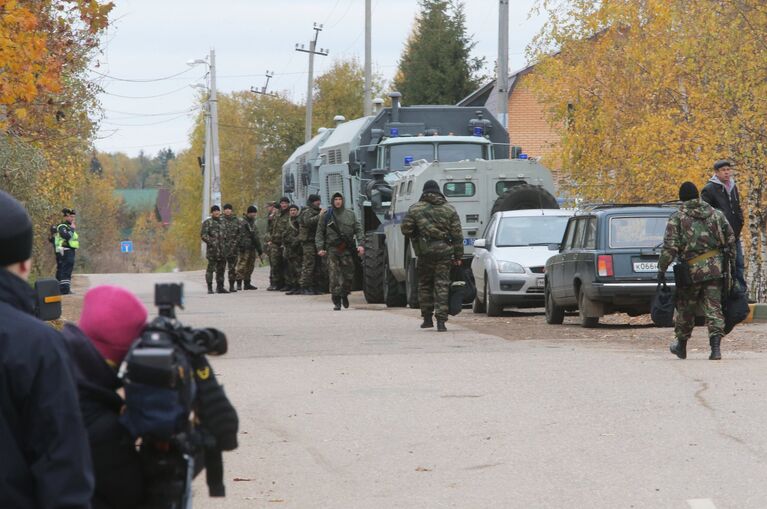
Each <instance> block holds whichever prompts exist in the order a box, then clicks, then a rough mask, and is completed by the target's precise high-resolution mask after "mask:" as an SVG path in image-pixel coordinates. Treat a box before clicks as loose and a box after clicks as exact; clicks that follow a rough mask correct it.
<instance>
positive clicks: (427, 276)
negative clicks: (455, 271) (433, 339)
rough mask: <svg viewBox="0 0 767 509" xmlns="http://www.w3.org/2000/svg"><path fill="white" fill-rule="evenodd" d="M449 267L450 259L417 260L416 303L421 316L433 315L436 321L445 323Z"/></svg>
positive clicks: (448, 290)
mask: <svg viewBox="0 0 767 509" xmlns="http://www.w3.org/2000/svg"><path fill="white" fill-rule="evenodd" d="M451 265H452V260H451V259H450V258H436V259H435V258H428V257H420V258H418V303H419V305H420V307H421V315H423V316H426V315H430V314H432V313H434V316H435V317H436V318H437V320H444V321H447V309H448V297H449V294H450V267H451Z"/></svg>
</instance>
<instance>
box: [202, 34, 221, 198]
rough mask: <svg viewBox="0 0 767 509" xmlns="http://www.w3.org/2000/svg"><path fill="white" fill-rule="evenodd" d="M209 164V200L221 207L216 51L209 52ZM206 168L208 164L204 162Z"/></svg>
mask: <svg viewBox="0 0 767 509" xmlns="http://www.w3.org/2000/svg"><path fill="white" fill-rule="evenodd" d="M208 102H209V107H210V134H211V136H210V162H211V166H210V169H211V174H210V178H211V188H210V191H211V198H212V200H213V203H214V204H215V205H221V156H220V153H219V150H218V99H217V98H216V50H214V49H211V50H210V99H209V100H208ZM205 165H206V167H207V165H208V163H207V161H206V162H205Z"/></svg>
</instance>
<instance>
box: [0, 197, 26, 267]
mask: <svg viewBox="0 0 767 509" xmlns="http://www.w3.org/2000/svg"><path fill="white" fill-rule="evenodd" d="M0 210H2V211H3V215H4V217H3V222H2V223H0V267H5V266H7V265H11V264H14V263H18V262H23V261H26V260H29V259H30V258H31V257H32V221H31V220H30V219H29V214H27V211H26V209H25V208H24V207H23V206H22V205H21V203H19V202H18V201H17V200H16V198H14V197H13V196H11V195H10V194H8V193H6V192H5V191H0Z"/></svg>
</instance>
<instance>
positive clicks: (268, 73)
mask: <svg viewBox="0 0 767 509" xmlns="http://www.w3.org/2000/svg"><path fill="white" fill-rule="evenodd" d="M272 77H274V72H272V71H266V84H265V85H264V86H263V87H261V89H260V90H259V89H257V88H256V87H250V91H251V92H253V93H254V94H261V95H271V96H276V95H277V94H275V93H274V92H269V93H267V91H266V89H267V88H269V80H270V79H271V78H272Z"/></svg>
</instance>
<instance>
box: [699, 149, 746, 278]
mask: <svg viewBox="0 0 767 509" xmlns="http://www.w3.org/2000/svg"><path fill="white" fill-rule="evenodd" d="M732 172H733V164H732V161H728V160H727V159H721V160H719V161H717V162H715V163H714V175H713V176H712V177H711V178H710V179H709V181H708V182H707V183H706V185H705V186H704V187H703V190H702V191H701V193H700V197H701V199H702V200H703V201H705V202H706V203H708V204H709V205H711V206H712V207H714V208H715V209H717V210H721V211H722V213H723V214H724V217H726V218H727V222H728V223H730V226H731V227H732V230H733V231H734V232H735V239H736V242H735V247H736V253H735V274H734V276H735V280H736V281H737V282H738V284H739V285H740V287H741V288H742V290H743V291H746V288H747V285H746V278H745V274H744V272H745V269H746V265H745V263H744V260H743V246H742V245H741V243H740V232H741V231H742V230H743V209H742V208H741V207H740V193H738V186H736V185H735V178H734V177H733V176H732Z"/></svg>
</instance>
